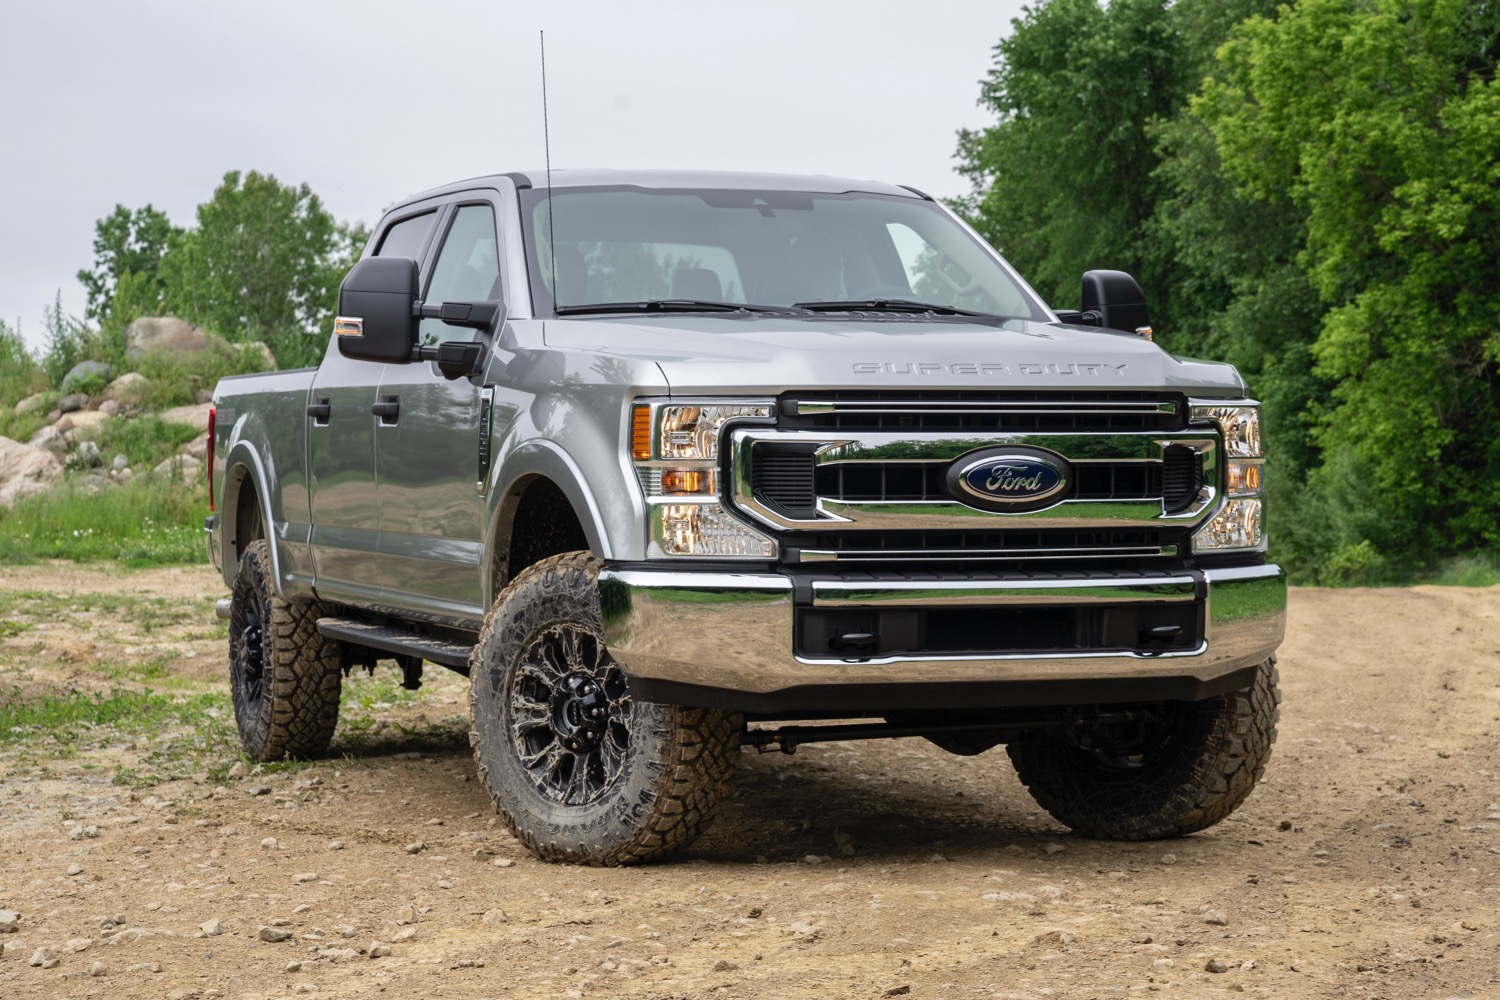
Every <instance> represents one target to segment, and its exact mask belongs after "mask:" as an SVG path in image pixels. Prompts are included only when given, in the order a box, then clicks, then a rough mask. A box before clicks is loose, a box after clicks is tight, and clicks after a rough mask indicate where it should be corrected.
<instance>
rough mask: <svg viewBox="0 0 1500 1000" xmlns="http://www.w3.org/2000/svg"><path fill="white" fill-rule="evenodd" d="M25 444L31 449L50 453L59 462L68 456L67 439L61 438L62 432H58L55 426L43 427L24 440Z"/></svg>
mask: <svg viewBox="0 0 1500 1000" xmlns="http://www.w3.org/2000/svg"><path fill="white" fill-rule="evenodd" d="M26 443H27V444H28V445H30V446H31V447H33V448H40V449H42V450H43V451H48V452H51V453H52V456H53V457H54V458H56V459H58V460H59V461H62V460H63V459H64V458H65V457H66V456H67V454H68V439H67V438H66V437H64V436H63V433H62V431H60V430H58V429H57V427H56V426H55V425H49V426H47V427H43V428H42V429H41V430H39V431H37V432H36V433H35V434H33V435H31V437H30V438H28V439H27V440H26Z"/></svg>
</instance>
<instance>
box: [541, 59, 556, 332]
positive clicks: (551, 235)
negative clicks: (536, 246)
mask: <svg viewBox="0 0 1500 1000" xmlns="http://www.w3.org/2000/svg"><path fill="white" fill-rule="evenodd" d="M538 34H539V35H540V36H541V43H542V149H543V150H544V151H545V153H546V157H547V249H548V251H549V252H550V254H551V257H552V308H553V310H554V311H556V309H557V305H558V302H557V293H558V287H557V229H556V227H555V226H553V224H552V133H551V130H550V129H549V128H548V126H547V32H545V31H540V32H538Z"/></svg>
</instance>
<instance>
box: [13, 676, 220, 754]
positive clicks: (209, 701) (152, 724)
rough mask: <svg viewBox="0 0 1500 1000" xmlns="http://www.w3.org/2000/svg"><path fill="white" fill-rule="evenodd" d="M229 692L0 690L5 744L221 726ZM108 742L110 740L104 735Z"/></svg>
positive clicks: (71, 741)
mask: <svg viewBox="0 0 1500 1000" xmlns="http://www.w3.org/2000/svg"><path fill="white" fill-rule="evenodd" d="M228 707H229V697H228V695H227V694H200V695H194V696H192V697H190V698H171V697H168V696H166V695H163V694H159V693H157V692H155V691H152V690H151V689H149V688H147V689H145V690H141V691H131V690H126V689H124V688H115V689H114V690H112V691H110V692H109V693H108V694H97V693H96V694H86V693H84V692H81V691H69V692H66V693H64V694H59V695H44V696H40V697H32V698H27V697H22V696H21V695H19V694H18V693H17V692H15V691H13V690H12V691H3V690H0V746H5V745H15V744H36V743H45V742H54V743H58V744H62V745H65V746H67V745H73V744H76V743H79V742H82V741H83V740H84V739H85V737H87V736H95V737H96V738H106V737H108V736H109V735H110V734H111V733H113V734H115V735H117V736H132V737H133V736H135V735H139V734H148V733H154V732H157V731H159V730H160V729H161V728H162V727H163V726H167V725H187V726H192V727H195V728H197V727H201V726H204V724H205V721H207V722H210V723H213V724H212V725H208V726H207V727H206V728H207V729H210V730H212V729H216V728H222V726H221V725H220V723H221V721H222V717H223V713H224V712H225V711H226V710H228ZM105 741H106V742H109V740H108V739H106V740H105Z"/></svg>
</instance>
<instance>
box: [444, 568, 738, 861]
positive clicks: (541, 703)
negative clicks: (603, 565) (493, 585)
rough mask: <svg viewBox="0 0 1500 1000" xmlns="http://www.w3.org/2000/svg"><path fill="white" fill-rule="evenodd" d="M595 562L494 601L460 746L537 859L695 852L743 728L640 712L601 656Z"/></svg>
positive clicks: (730, 722)
mask: <svg viewBox="0 0 1500 1000" xmlns="http://www.w3.org/2000/svg"><path fill="white" fill-rule="evenodd" d="M598 574H599V562H598V560H596V559H594V558H593V557H591V556H590V555H589V554H588V553H587V552H571V553H566V554H563V555H559V556H553V557H552V558H550V559H545V560H543V561H541V562H539V563H537V564H536V565H534V566H531V567H529V568H527V569H526V570H525V571H524V572H522V573H521V574H520V575H519V576H518V577H517V578H516V579H515V580H514V581H513V582H512V583H511V584H510V586H508V587H507V588H506V589H505V591H504V593H502V594H501V595H500V596H499V598H498V599H497V600H496V601H495V604H494V606H493V607H492V608H491V609H490V612H489V615H488V616H487V617H486V619H485V624H484V630H483V632H481V633H480V637H479V644H478V645H477V646H475V648H474V652H473V655H472V656H471V657H470V660H469V676H470V687H469V692H470V693H469V704H470V735H469V738H470V742H471V743H472V744H473V747H474V756H475V758H476V760H477V762H478V765H479V774H480V777H481V779H482V780H483V781H484V784H485V787H486V788H487V789H488V790H489V793H490V796H491V798H492V799H493V800H494V802H495V806H496V808H497V809H498V810H499V812H500V815H501V817H502V818H503V819H504V820H505V823H506V825H507V826H509V827H510V830H511V832H512V833H514V834H515V835H516V837H517V838H518V839H519V840H520V841H521V842H522V843H523V844H525V845H526V847H527V848H528V849H529V850H530V851H531V852H532V853H533V854H535V855H536V856H537V857H539V858H542V859H543V860H547V861H568V862H573V863H576V864H587V865H627V864H634V863H637V862H641V861H648V860H652V859H655V858H660V857H663V856H665V855H668V854H671V853H672V852H674V851H677V850H679V849H681V848H682V847H684V846H686V845H687V844H689V843H691V842H692V841H693V840H694V839H695V838H696V837H697V836H698V834H699V833H700V832H702V830H703V828H704V826H705V825H706V824H707V823H708V821H709V819H710V817H711V816H712V814H713V812H714V810H715V808H716V807H717V806H718V804H719V802H720V800H721V799H723V798H724V796H725V794H726V793H727V792H728V790H729V787H730V778H731V776H732V774H733V772H734V764H735V758H736V757H737V756H738V751H739V742H740V732H741V730H742V728H743V719H742V717H740V716H737V715H732V714H730V713H726V712H720V711H715V710H710V709H701V708H683V707H680V706H675V705H659V704H653V703H650V702H642V701H636V700H635V699H633V698H632V697H631V696H630V693H629V690H628V688H627V687H626V683H625V674H624V671H623V670H622V669H621V668H620V666H619V664H617V663H615V661H614V660H613V659H612V658H611V657H610V655H609V651H608V650H607V649H606V648H605V645H604V628H603V624H602V622H601V619H600V616H599V598H598V589H597V584H596V581H597V578H598Z"/></svg>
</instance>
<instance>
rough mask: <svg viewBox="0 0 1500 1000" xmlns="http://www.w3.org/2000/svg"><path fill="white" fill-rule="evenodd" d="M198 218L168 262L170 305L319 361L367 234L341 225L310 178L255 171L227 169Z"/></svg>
mask: <svg viewBox="0 0 1500 1000" xmlns="http://www.w3.org/2000/svg"><path fill="white" fill-rule="evenodd" d="M197 221H198V225H197V227H196V228H194V229H191V230H188V231H186V232H182V233H179V234H177V235H176V236H175V237H174V238H173V240H172V241H171V244H170V246H169V248H168V251H167V254H166V256H165V258H164V260H163V261H162V268H161V270H162V276H163V279H164V281H165V285H166V299H167V305H168V307H169V308H170V309H171V310H172V311H174V312H176V313H178V314H179V315H183V316H185V317H188V318H191V319H193V320H194V321H195V322H198V323H201V324H202V325H204V326H206V327H209V328H210V329H213V330H215V331H217V332H219V333H221V334H223V335H224V336H226V337H229V338H230V339H233V340H241V341H251V340H262V341H265V342H266V343H267V344H268V345H270V347H271V350H272V352H273V353H274V354H275V355H276V357H277V360H278V361H279V362H280V363H281V364H282V365H287V366H291V365H298V364H306V363H313V362H315V361H316V360H317V358H318V357H319V356H320V355H321V354H322V351H323V347H324V345H325V343H326V337H327V335H329V334H330V333H331V331H332V323H333V313H334V309H335V308H336V306H337V293H338V286H339V282H340V281H342V279H343V276H344V274H345V273H346V272H347V271H348V269H349V268H350V267H351V266H352V265H353V262H354V258H355V257H356V256H357V255H358V253H359V250H360V248H361V247H362V246H363V244H364V242H365V239H366V238H367V234H366V233H365V232H364V230H363V229H360V228H352V229H351V228H349V227H347V226H344V225H341V224H339V223H338V222H337V221H336V220H335V219H334V218H333V216H332V215H331V214H330V213H329V212H328V211H327V209H325V208H324V207H323V203H322V201H321V200H320V199H319V198H318V196H317V195H315V194H313V193H312V190H311V189H310V188H309V187H308V186H307V185H306V184H302V185H300V186H298V187H292V186H290V185H283V184H281V183H280V182H279V181H277V180H276V178H275V177H272V176H270V175H269V174H260V173H257V172H255V171H251V172H250V173H248V174H244V175H241V174H240V172H239V171H231V172H230V173H227V174H225V175H224V181H223V183H222V184H220V185H219V187H218V189H217V190H215V192H214V195H213V198H211V199H210V200H209V201H207V202H205V203H204V204H202V205H199V206H198V212H197ZM320 334H321V335H322V336H318V335H320Z"/></svg>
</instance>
